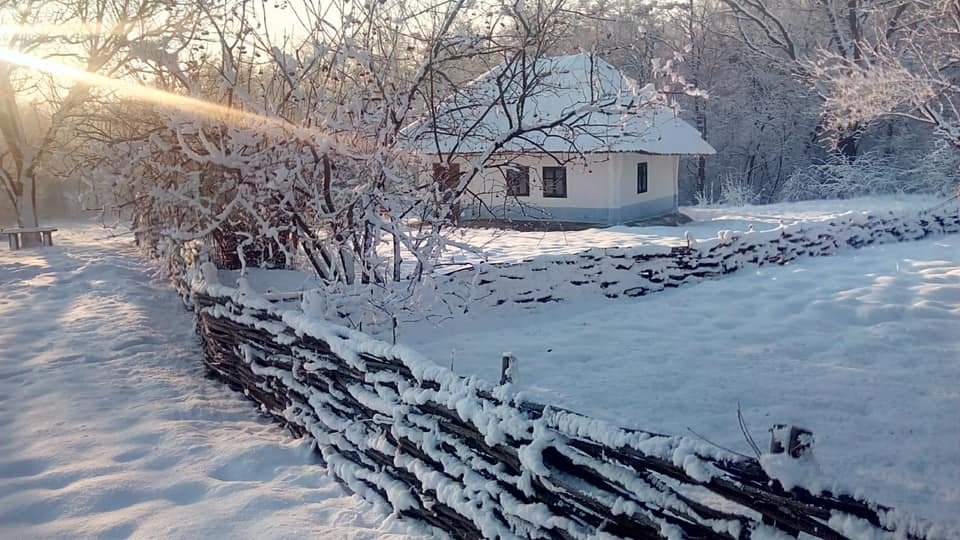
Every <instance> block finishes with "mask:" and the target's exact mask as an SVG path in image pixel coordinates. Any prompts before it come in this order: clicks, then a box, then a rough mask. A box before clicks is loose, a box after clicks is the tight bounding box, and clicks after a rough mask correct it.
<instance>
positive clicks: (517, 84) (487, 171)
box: [408, 54, 714, 224]
mask: <svg viewBox="0 0 960 540" xmlns="http://www.w3.org/2000/svg"><path fill="white" fill-rule="evenodd" d="M408 134H410V135H412V136H413V139H414V140H415V141H416V142H415V146H416V148H417V150H418V151H419V152H422V153H424V154H432V155H433V156H434V157H435V158H436V159H435V160H434V161H436V165H435V166H434V171H433V173H434V178H435V179H436V180H437V181H439V182H443V183H446V184H450V185H454V184H456V181H455V180H456V179H457V178H459V177H461V175H464V174H466V175H468V177H470V172H471V171H472V169H473V167H475V166H476V165H477V164H478V163H481V162H485V163H486V165H485V166H484V168H483V169H482V171H481V172H479V173H478V174H476V175H472V179H471V180H470V182H469V185H468V190H467V192H466V193H464V195H463V196H462V197H461V199H460V212H461V217H462V219H465V220H469V219H489V218H495V219H503V218H507V219H515V220H516V219H521V220H524V219H526V220H542V219H546V220H552V221H567V222H583V223H598V224H615V223H623V222H628V221H631V220H637V219H642V218H647V217H653V216H658V215H663V214H669V213H672V212H676V210H677V203H678V200H677V193H678V189H677V188H678V186H677V178H678V169H679V159H680V156H683V155H701V154H713V153H714V150H713V148H712V147H711V146H710V145H709V144H707V142H706V141H704V140H703V138H702V137H701V136H700V133H699V132H697V130H696V129H694V128H693V127H692V126H690V125H689V124H687V123H686V122H684V121H683V120H681V119H680V118H678V117H677V115H676V112H675V110H674V109H672V108H671V107H669V106H668V104H667V103H666V100H665V99H664V97H663V96H662V95H660V94H658V93H657V92H655V91H654V90H653V89H652V87H649V86H648V87H645V88H642V89H641V88H638V86H637V84H636V82H635V81H633V80H632V79H630V78H628V77H627V76H625V75H624V74H623V73H622V72H620V71H619V70H617V69H616V68H614V67H613V66H611V65H610V64H608V63H607V62H605V61H603V60H600V59H598V58H596V57H592V56H588V55H585V54H578V55H572V56H561V57H549V58H541V59H538V60H536V61H532V62H529V63H528V64H526V65H524V66H522V67H521V66H519V65H509V66H508V65H501V66H500V67H498V68H495V69H493V70H491V71H489V72H488V73H486V74H485V75H483V76H481V77H479V78H477V79H476V80H474V81H473V82H471V83H470V84H469V85H467V86H466V87H465V88H463V89H462V90H461V91H459V92H457V93H456V94H455V95H453V96H451V97H450V98H448V99H447V100H445V101H444V102H443V103H442V104H441V105H440V107H438V109H437V111H436V112H435V116H434V118H433V119H432V120H430V121H422V122H420V123H418V124H417V125H416V126H415V127H414V129H412V130H410V131H408ZM488 155H489V156H490V158H489V159H485V158H486V156H488Z"/></svg>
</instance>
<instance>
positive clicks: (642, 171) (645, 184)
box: [637, 161, 650, 195]
mask: <svg viewBox="0 0 960 540" xmlns="http://www.w3.org/2000/svg"><path fill="white" fill-rule="evenodd" d="M649 192H650V167H649V166H648V165H647V162H646V161H641V162H640V163H637V195H642V194H644V193H649Z"/></svg>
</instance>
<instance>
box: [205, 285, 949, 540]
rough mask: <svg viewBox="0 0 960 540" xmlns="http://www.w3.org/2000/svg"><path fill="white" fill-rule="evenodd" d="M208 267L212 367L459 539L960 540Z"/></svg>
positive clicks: (360, 487) (390, 497)
mask: <svg viewBox="0 0 960 540" xmlns="http://www.w3.org/2000/svg"><path fill="white" fill-rule="evenodd" d="M205 270H206V275H205V279H204V283H202V284H200V285H198V286H197V287H196V288H195V290H194V293H193V301H194V303H195V308H196V312H197V323H198V330H199V332H200V335H201V336H202V339H203V343H204V352H205V362H206V365H207V367H208V368H209V370H210V371H211V372H212V373H214V374H215V375H216V376H217V377H219V378H221V379H223V380H224V381H226V382H227V383H228V384H230V385H231V386H232V387H234V388H235V389H237V390H240V391H242V392H243V393H244V394H245V395H246V396H247V397H249V398H250V399H252V400H253V401H254V402H256V403H258V404H259V405H260V408H261V410H262V411H263V412H265V413H266V414H268V415H270V416H272V417H274V418H276V419H277V420H279V421H280V422H282V423H283V424H285V425H286V426H287V427H288V428H289V429H290V430H291V431H292V432H293V433H295V434H296V435H298V436H309V437H312V438H313V439H314V440H315V441H316V443H317V450H318V452H319V453H320V454H321V455H322V457H323V459H324V460H325V462H326V463H327V465H328V467H329V470H330V471H331V472H332V473H333V474H334V475H335V476H336V477H337V478H339V479H340V480H341V481H342V482H343V483H344V484H346V486H348V487H349V488H350V489H351V490H353V491H354V492H356V493H358V494H359V495H361V496H363V497H365V498H367V499H368V500H370V501H372V502H374V503H375V504H380V505H384V506H385V507H386V508H387V509H389V510H391V511H393V512H396V513H397V514H399V515H402V516H407V517H410V518H414V519H418V520H422V521H423V522H425V523H427V524H429V525H431V526H433V527H436V528H437V529H440V530H442V531H445V532H446V533H448V534H449V535H450V536H452V537H454V538H481V537H484V538H595V537H597V536H598V535H600V534H607V535H611V536H613V537H623V538H678V537H683V538H727V539H746V538H751V537H759V536H764V537H767V536H768V535H769V534H771V533H777V532H779V533H784V534H788V535H796V534H798V533H800V532H802V533H806V534H809V535H811V536H814V537H817V538H828V539H834V538H851V537H853V538H857V537H863V536H864V535H868V534H879V535H890V534H895V535H896V536H898V537H900V538H917V539H919V538H940V537H954V532H953V531H946V530H944V529H941V528H938V527H937V526H935V525H931V524H929V523H925V522H923V521H922V520H918V519H915V518H913V517H912V516H907V515H905V514H903V513H900V512H897V511H894V510H891V509H890V508H888V507H885V506H882V505H880V504H876V503H872V502H869V501H866V500H863V499H861V498H858V497H854V496H851V495H847V494H839V493H828V492H821V493H812V492H810V491H806V490H804V489H801V488H794V489H792V490H789V491H788V490H785V489H784V488H783V486H782V485H781V483H780V482H778V481H777V480H775V479H773V478H771V477H770V476H769V475H768V474H767V473H766V472H765V471H764V468H763V467H762V466H761V464H760V462H758V461H757V460H754V459H749V458H744V457H742V456H740V455H737V454H732V453H729V452H726V451H724V450H720V449H718V448H716V447H712V446H710V445H708V444H705V443H703V442H702V441H698V440H695V439H691V438H688V437H678V436H670V435H664V434H659V433H652V432H646V431H640V430H631V429H624V428H620V427H617V426H614V425H611V424H609V423H606V422H603V421H599V420H596V419H592V418H589V417H586V416H584V415H580V414H577V413H575V412H572V411H568V410H565V409H562V408H558V407H552V406H544V405H540V404H536V403H530V402H526V401H522V400H520V399H518V398H517V397H516V396H515V395H514V393H513V392H512V391H511V386H510V385H509V384H506V385H492V384H488V383H485V382H483V381H479V380H476V379H473V378H462V377H459V376H457V375H455V374H454V373H452V372H450V371H449V370H447V369H445V368H442V367H440V366H437V365H435V364H432V363H430V362H428V361H426V360H424V359H422V358H420V357H419V356H418V355H417V354H416V353H414V352H412V351H409V350H406V349H404V348H402V347H396V346H392V345H389V344H386V343H383V342H380V341H376V340H374V339H372V338H371V337H370V336H368V335H365V334H362V333H359V332H355V331H353V330H350V329H347V328H343V327H339V326H334V325H331V324H328V323H324V322H322V321H317V320H313V319H310V318H309V317H307V316H305V315H304V314H303V313H302V312H301V311H300V310H299V309H298V308H295V307H292V306H291V305H288V304H284V303H271V302H269V301H267V300H266V299H264V298H262V297H258V296H256V295H255V294H254V293H251V292H249V291H241V290H237V289H232V288H229V287H225V286H223V285H220V284H219V283H217V282H216V278H215V275H214V272H213V271H212V270H211V269H209V268H206V269H205Z"/></svg>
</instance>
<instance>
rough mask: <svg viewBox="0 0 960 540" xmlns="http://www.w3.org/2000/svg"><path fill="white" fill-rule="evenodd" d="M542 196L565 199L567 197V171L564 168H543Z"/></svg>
mask: <svg viewBox="0 0 960 540" xmlns="http://www.w3.org/2000/svg"><path fill="white" fill-rule="evenodd" d="M543 196H544V197H555V198H561V199H562V198H566V196H567V169H566V167H544V168H543Z"/></svg>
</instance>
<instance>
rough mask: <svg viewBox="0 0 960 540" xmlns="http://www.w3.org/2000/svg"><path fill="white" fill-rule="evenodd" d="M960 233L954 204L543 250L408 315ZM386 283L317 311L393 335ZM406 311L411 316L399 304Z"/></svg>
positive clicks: (456, 282)
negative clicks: (693, 236)
mask: <svg viewBox="0 0 960 540" xmlns="http://www.w3.org/2000/svg"><path fill="white" fill-rule="evenodd" d="M958 232H960V209H958V207H957V205H956V203H952V204H950V205H946V206H943V207H941V208H938V209H935V210H930V211H924V212H908V213H905V214H902V215H897V214H893V213H888V214H861V213H856V214H850V215H845V216H839V217H837V218H835V219H831V220H828V221H821V222H813V223H809V222H807V223H797V224H794V225H789V226H785V227H780V228H778V229H774V230H770V231H756V232H753V231H748V232H734V231H722V232H721V233H720V234H719V235H718V238H714V239H711V240H709V241H704V242H699V243H697V242H695V241H691V242H690V245H685V246H672V247H671V246H658V245H642V246H637V247H630V248H594V249H590V250H587V251H584V252H581V253H576V254H572V255H553V256H545V257H537V258H536V259H532V260H529V261H524V262H521V263H516V264H480V265H475V266H471V267H469V268H465V269H463V270H459V271H456V272H453V273H451V274H447V275H444V276H438V277H436V278H435V281H434V282H433V284H432V285H433V289H432V290H424V291H422V292H421V293H420V296H421V298H420V300H419V301H418V305H417V307H416V309H415V310H413V311H412V312H411V313H410V314H409V317H410V318H411V319H417V320H419V319H422V318H423V317H424V315H425V313H428V312H429V313H431V314H432V315H436V316H438V317H450V316H454V317H455V316H458V315H459V314H463V313H466V312H468V311H469V312H473V313H476V312H477V311H479V310H484V309H488V310H496V309H498V308H499V307H500V306H515V307H517V308H521V309H522V308H530V309H536V308H538V307H540V306H543V305H544V304H549V303H552V302H563V301H571V300H576V299H577V298H582V297H597V296H601V297H607V298H611V299H613V298H630V297H637V296H644V295H647V294H651V293H655V292H658V291H662V290H665V289H670V288H674V287H680V286H682V285H687V284H690V283H696V282H699V281H702V280H704V279H711V278H715V277H720V276H724V275H727V274H730V273H733V272H736V271H737V270H740V269H742V268H747V267H751V266H757V265H765V264H780V265H782V264H787V263H789V262H791V261H794V260H796V259H799V258H801V257H819V256H826V255H832V254H835V253H837V252H838V251H841V250H843V249H851V248H861V247H864V246H869V245H874V244H885V243H892V242H903V241H911V240H919V239H922V238H926V237H928V236H931V235H941V234H950V233H958ZM389 287H390V285H389V284H387V285H386V286H376V287H373V286H359V285H352V286H349V287H344V288H343V289H342V290H338V291H334V292H333V293H330V292H318V293H317V295H318V296H319V297H318V298H316V299H313V300H315V301H313V302H312V304H313V306H312V309H311V313H313V314H315V315H316V316H318V317H320V318H323V319H325V320H329V321H336V322H338V323H340V324H344V325H345V326H351V327H354V328H357V327H360V328H362V329H363V330H364V331H365V332H366V333H370V334H374V335H382V336H387V335H389V334H390V330H391V326H392V323H393V321H392V320H390V319H389V317H388V316H387V315H386V314H385V313H379V314H378V312H377V311H375V310H370V309H369V306H370V305H371V304H378V303H381V302H383V300H382V297H383V295H384V294H385V292H387V293H390V292H393V293H394V294H395V295H396V296H397V297H400V298H405V297H406V296H405V292H404V291H405V289H406V286H405V285H404V284H400V285H399V286H397V288H398V289H399V291H396V292H394V291H391V289H390V288H389ZM398 311H399V317H400V318H401V322H402V319H403V318H404V314H403V312H402V311H400V310H394V313H397V312H398Z"/></svg>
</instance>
